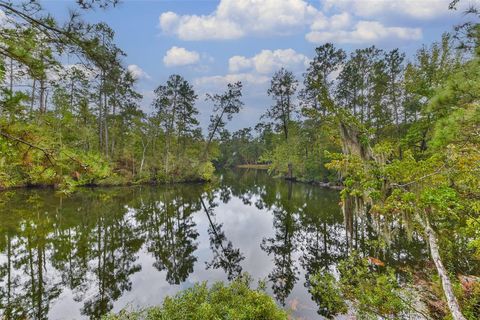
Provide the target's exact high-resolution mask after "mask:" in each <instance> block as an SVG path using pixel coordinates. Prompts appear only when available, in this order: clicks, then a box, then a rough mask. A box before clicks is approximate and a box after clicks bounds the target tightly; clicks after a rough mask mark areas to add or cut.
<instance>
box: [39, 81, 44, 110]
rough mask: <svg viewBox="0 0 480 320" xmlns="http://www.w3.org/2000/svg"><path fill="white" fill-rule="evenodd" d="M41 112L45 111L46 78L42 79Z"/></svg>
mask: <svg viewBox="0 0 480 320" xmlns="http://www.w3.org/2000/svg"><path fill="white" fill-rule="evenodd" d="M39 110H40V113H45V78H42V79H40V107H39Z"/></svg>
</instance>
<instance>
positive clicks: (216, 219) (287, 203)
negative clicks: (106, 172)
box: [0, 170, 427, 319]
mask: <svg viewBox="0 0 480 320" xmlns="http://www.w3.org/2000/svg"><path fill="white" fill-rule="evenodd" d="M338 202H339V195H338V192H335V191H330V190H325V189H321V188H318V187H314V186H310V185H306V184H299V183H291V182H286V181H282V180H277V179H272V178H270V177H268V176H267V174H266V172H264V171H255V170H238V171H228V172H224V173H223V174H222V177H221V179H220V181H219V182H218V183H215V184H205V185H202V184H184V185H174V186H162V187H145V186H142V187H122V188H108V189H99V188H96V189H81V190H79V191H78V192H76V193H75V194H73V195H72V196H70V197H62V196H60V195H58V194H56V193H55V192H54V191H52V190H14V191H7V192H2V193H0V315H3V316H4V318H6V319H18V318H28V319H86V318H92V319H97V318H99V317H100V316H101V315H103V314H105V313H107V312H109V311H118V310H120V309H122V308H125V307H142V306H149V305H156V304H160V303H161V302H162V299H163V298H164V297H165V296H166V295H173V294H175V293H176V292H177V291H179V290H181V289H184V288H188V287H190V286H192V285H193V283H195V282H199V281H208V282H210V283H211V282H214V281H218V280H229V279H233V278H235V277H236V276H238V275H239V274H240V273H242V272H248V273H249V274H250V275H251V276H252V277H253V278H254V279H255V280H257V279H258V280H266V281H267V287H268V293H269V294H271V295H272V296H273V297H274V298H275V299H276V301H277V302H278V304H279V305H282V306H284V307H285V308H286V309H289V310H290V311H291V312H292V314H293V316H295V317H296V318H299V319H320V318H321V317H320V316H318V315H317V312H316V311H317V307H316V305H315V303H314V302H313V301H312V299H311V297H310V295H309V293H308V289H307V280H308V275H309V274H311V273H312V272H315V271H316V270H321V269H322V268H334V267H335V265H336V263H337V262H338V261H339V260H340V259H342V258H344V257H345V255H346V253H347V251H348V250H347V249H348V248H352V247H355V248H356V249H357V250H359V251H361V252H363V253H364V255H366V256H367V255H372V256H376V257H380V258H382V259H383V260H385V261H387V262H389V263H390V264H392V265H402V264H411V263H413V262H414V261H415V260H418V259H424V258H426V257H427V253H426V251H425V249H424V246H423V244H422V243H421V241H420V240H415V239H411V238H409V240H407V239H406V235H405V234H404V232H403V231H402V230H400V231H399V232H398V233H397V234H396V235H395V236H392V239H391V242H390V243H389V246H388V250H386V251H385V252H372V250H373V249H371V248H370V246H369V243H370V241H375V240H376V239H377V236H376V234H377V233H376V232H375V229H374V227H373V226H372V224H371V223H368V221H367V220H365V221H362V220H361V219H355V218H353V217H346V218H345V217H344V216H343V215H342V213H341V211H340V209H339V206H338ZM345 222H346V223H345ZM345 226H347V228H346V227H345Z"/></svg>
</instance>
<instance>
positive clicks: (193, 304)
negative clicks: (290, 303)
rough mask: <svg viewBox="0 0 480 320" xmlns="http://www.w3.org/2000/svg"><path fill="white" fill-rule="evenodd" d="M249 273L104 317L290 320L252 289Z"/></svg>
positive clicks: (124, 319)
mask: <svg viewBox="0 0 480 320" xmlns="http://www.w3.org/2000/svg"><path fill="white" fill-rule="evenodd" d="M250 282H251V280H250V279H249V277H248V276H243V277H240V278H239V279H237V280H234V281H233V282H232V283H231V284H229V285H225V284H224V283H222V282H217V283H215V284H214V285H213V286H212V287H211V288H210V289H209V288H208V287H207V284H206V283H205V282H204V283H201V284H195V285H194V286H193V287H192V288H189V289H186V290H184V291H181V292H180V293H178V294H177V295H175V296H174V297H167V298H165V300H164V302H163V304H162V305H161V306H159V307H151V308H147V309H145V310H143V311H141V312H138V311H135V312H128V311H121V312H120V313H118V314H115V315H108V316H106V317H105V318H104V320H127V319H128V320H137V319H145V320H217V319H218V320H220V319H235V320H250V319H255V320H286V319H287V313H286V312H285V311H284V310H282V309H281V308H279V307H278V306H277V304H276V303H275V301H274V300H273V299H272V298H271V297H269V296H268V295H267V294H266V293H265V292H264V291H263V290H261V289H251V288H250V286H249V284H250Z"/></svg>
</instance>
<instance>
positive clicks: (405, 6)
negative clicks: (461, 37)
mask: <svg viewBox="0 0 480 320" xmlns="http://www.w3.org/2000/svg"><path fill="white" fill-rule="evenodd" d="M474 1H476V0H474ZM450 2H451V0H421V1H412V0H362V1H358V0H324V1H323V4H324V6H323V7H324V9H325V10H330V9H336V10H340V11H348V12H350V13H352V14H354V15H356V16H359V17H363V18H374V17H378V16H380V15H383V16H385V15H395V16H398V15H402V16H407V17H410V18H414V19H422V20H425V19H433V18H436V17H440V16H443V15H445V14H446V13H447V12H448V5H449V3H450Z"/></svg>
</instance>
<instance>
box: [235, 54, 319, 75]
mask: <svg viewBox="0 0 480 320" xmlns="http://www.w3.org/2000/svg"><path fill="white" fill-rule="evenodd" d="M309 62H310V60H309V59H308V58H307V57H306V56H305V55H303V54H301V53H298V52H296V51H295V50H293V49H278V50H274V51H272V50H262V51H261V52H260V53H258V54H256V55H255V56H253V57H251V58H247V57H244V56H233V57H231V58H230V59H229V61H228V69H229V71H230V72H238V71H241V70H245V69H251V68H254V69H255V71H256V72H258V73H261V74H269V73H272V72H273V71H275V70H277V69H280V68H281V67H285V68H289V69H294V70H296V69H303V68H305V67H306V66H308V63H309Z"/></svg>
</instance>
